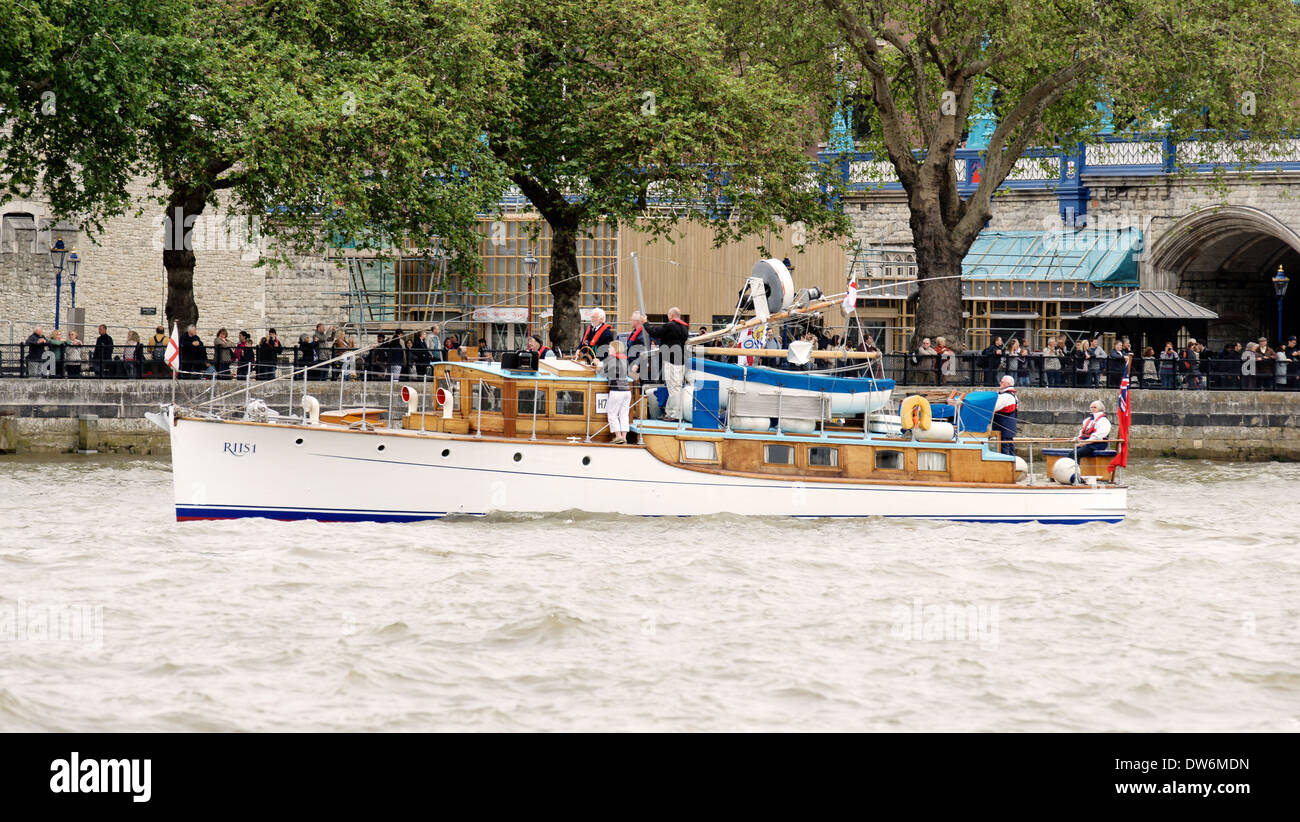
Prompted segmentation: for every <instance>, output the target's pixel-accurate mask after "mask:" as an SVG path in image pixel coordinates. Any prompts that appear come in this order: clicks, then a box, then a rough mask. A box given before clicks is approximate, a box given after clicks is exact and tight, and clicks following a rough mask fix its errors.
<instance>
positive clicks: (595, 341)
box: [578, 308, 614, 361]
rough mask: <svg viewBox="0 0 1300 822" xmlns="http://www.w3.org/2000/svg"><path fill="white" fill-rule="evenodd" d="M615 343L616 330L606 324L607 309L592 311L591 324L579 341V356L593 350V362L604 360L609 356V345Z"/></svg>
mask: <svg viewBox="0 0 1300 822" xmlns="http://www.w3.org/2000/svg"><path fill="white" fill-rule="evenodd" d="M613 341H614V329H613V328H611V327H610V325H609V323H607V322H605V309H603V308H593V309H591V324H590V325H588V326H587V327H586V328H585V329H584V330H583V332H582V339H580V340H579V341H578V355H579V356H580V357H581V356H583V355H584V353H585V352H586V350H587V349H591V354H590V359H591V360H592V361H601V360H604V359H605V358H606V357H608V356H609V344H610V343H611V342H613Z"/></svg>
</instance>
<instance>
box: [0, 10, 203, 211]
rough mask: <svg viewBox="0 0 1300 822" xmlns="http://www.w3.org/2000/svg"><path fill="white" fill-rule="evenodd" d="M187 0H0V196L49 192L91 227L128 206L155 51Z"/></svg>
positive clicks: (174, 32)
mask: <svg viewBox="0 0 1300 822" xmlns="http://www.w3.org/2000/svg"><path fill="white" fill-rule="evenodd" d="M186 7H187V4H186V2H185V0H115V2H110V3H105V2H101V1H100V0H0V127H3V129H4V131H5V139H4V140H3V141H0V196H4V197H13V196H18V197H31V196H40V197H43V198H45V199H47V200H48V201H49V203H50V207H51V209H52V210H53V211H54V212H55V213H56V214H58V215H60V216H66V217H73V218H75V219H77V220H78V221H79V222H82V223H84V224H85V225H86V227H87V228H89V229H91V230H92V231H93V230H96V229H99V228H101V227H102V221H103V220H104V218H106V217H108V216H112V215H114V214H120V213H122V212H124V211H125V210H126V209H127V208H129V206H130V205H131V201H130V197H129V195H128V193H127V186H128V184H129V183H130V182H131V181H132V179H133V178H134V177H135V176H136V175H137V174H138V173H140V171H141V170H142V160H143V157H144V138H145V135H146V134H147V133H148V132H149V129H150V128H151V126H152V123H153V111H152V108H153V105H154V102H155V100H156V99H157V98H158V95H159V94H160V93H161V90H162V89H163V88H164V87H165V85H166V84H167V82H168V76H167V69H166V66H165V65H163V64H162V63H161V62H159V61H157V60H155V56H156V55H157V54H159V53H160V52H162V51H166V50H168V49H169V48H171V47H172V44H173V43H174V41H175V40H176V39H177V38H178V37H179V28H178V26H177V20H178V19H179V18H180V17H183V15H184V13H185V9H186Z"/></svg>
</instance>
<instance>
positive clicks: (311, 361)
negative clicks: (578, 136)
mask: <svg viewBox="0 0 1300 822" xmlns="http://www.w3.org/2000/svg"><path fill="white" fill-rule="evenodd" d="M708 330H709V329H707V328H705V327H700V329H699V331H698V332H697V333H701V334H702V333H705V332H707V331H708ZM359 339H360V337H359V335H358V333H357V331H356V329H355V328H353V327H351V326H343V327H339V326H333V325H330V326H327V325H326V324H324V323H320V324H318V325H317V326H316V327H315V330H314V331H309V332H304V333H302V334H299V335H298V338H297V340H296V341H293V340H287V341H286V340H282V339H281V337H280V335H279V334H278V333H277V331H276V329H274V328H271V329H268V330H267V332H266V334H264V335H262V336H260V337H258V338H256V339H254V337H253V335H252V334H250V333H249V332H247V331H239V332H237V333H236V334H235V335H234V336H233V337H232V335H231V334H230V332H229V330H228V329H225V328H221V329H218V330H217V332H216V334H215V335H214V336H213V337H212V338H211V341H210V342H205V340H204V339H203V337H202V336H201V335H200V334H199V333H198V330H197V329H196V328H195V326H193V325H191V326H189V327H187V328H186V329H185V330H184V331H183V332H182V333H181V334H180V338H179V339H178V340H177V343H178V348H179V355H180V356H179V359H180V374H179V376H180V377H181V378H182V379H201V378H209V379H248V378H254V379H270V378H271V377H273V376H275V375H276V374H277V373H280V369H281V368H283V367H285V366H292V367H294V368H307V369H309V371H308V378H309V379H316V380H339V379H344V380H348V379H358V378H360V376H361V375H362V374H363V373H366V374H368V375H369V376H370V378H372V379H374V378H377V377H380V376H386V377H388V378H390V379H399V378H403V377H414V378H419V377H422V376H424V375H426V374H427V373H429V372H430V369H431V366H432V365H433V363H435V362H440V361H442V360H445V359H449V358H451V356H452V355H451V354H450V352H452V351H455V350H458V349H461V348H462V342H461V334H459V333H456V332H454V331H451V330H448V332H447V333H445V334H444V333H443V329H442V327H441V326H440V325H438V324H433V325H431V326H430V327H428V328H427V329H420V330H418V331H415V332H407V331H404V330H402V329H395V330H394V331H391V332H386V333H385V332H381V333H379V334H377V335H376V337H375V339H374V345H373V346H370V347H366V350H364V351H363V350H361V349H362V348H363V345H362V344H361V343H360V342H359ZM797 340H803V341H806V342H808V343H809V344H810V346H811V348H812V349H813V350H817V351H842V352H845V354H846V356H845V357H843V358H834V357H832V358H818V359H812V360H810V361H809V362H808V363H807V364H805V365H798V366H796V365H792V364H790V363H789V362H787V361H786V360H785V359H784V358H772V359H767V360H763V364H765V365H771V366H773V367H777V368H788V369H807V370H819V371H830V372H833V373H836V374H839V375H842V376H857V377H875V378H884V377H889V378H892V379H895V380H899V381H901V382H906V383H909V384H914V385H916V384H919V385H939V386H942V385H977V384H982V385H986V386H996V385H998V384H999V382H1000V381H1001V379H1002V377H1003V376H1010V377H1012V379H1013V380H1014V381H1015V383H1016V385H1019V386H1048V387H1075V388H1103V387H1105V388H1116V387H1118V385H1119V382H1120V380H1121V378H1122V377H1123V374H1124V362H1125V359H1126V358H1130V357H1131V358H1132V359H1131V372H1130V380H1131V385H1133V386H1134V387H1141V388H1160V389H1166V390H1176V389H1185V390H1203V389H1210V388H1213V389H1226V390H1247V391H1249V390H1281V389H1295V388H1300V364H1297V365H1295V366H1292V365H1291V363H1295V362H1298V361H1300V346H1298V344H1297V339H1296V337H1295V336H1292V337H1290V338H1289V339H1288V340H1287V341H1286V343H1285V344H1284V345H1280V346H1277V347H1274V346H1273V345H1272V344H1270V342H1269V341H1268V339H1267V338H1264V337H1260V338H1259V339H1258V340H1254V341H1249V342H1236V343H1230V344H1228V345H1225V346H1224V347H1223V348H1222V349H1221V350H1217V351H1211V350H1209V349H1208V348H1207V347H1206V346H1205V345H1203V344H1202V343H1200V342H1198V341H1197V340H1195V339H1189V340H1187V342H1186V343H1185V344H1183V345H1181V346H1179V345H1176V344H1175V343H1174V342H1172V341H1167V342H1165V343H1164V345H1163V346H1161V347H1160V349H1159V350H1157V349H1155V348H1153V347H1151V346H1147V347H1145V348H1143V349H1142V350H1141V351H1138V350H1136V349H1135V348H1134V347H1133V346H1132V344H1131V342H1130V340H1129V338H1127V337H1121V338H1119V339H1118V340H1116V341H1115V342H1114V344H1113V345H1112V346H1111V347H1110V348H1109V349H1108V348H1107V347H1106V346H1105V345H1104V344H1103V341H1102V338H1101V337H1100V336H1092V337H1087V336H1085V337H1080V338H1077V339H1075V340H1073V341H1071V340H1070V339H1069V338H1068V337H1067V336H1066V335H1065V334H1060V335H1057V336H1054V337H1052V338H1050V339H1049V340H1048V342H1047V343H1046V344H1045V345H1044V346H1043V347H1042V349H1041V350H1037V351H1034V350H1031V349H1030V347H1029V346H1028V344H1027V343H1026V342H1025V341H1023V340H1021V339H1018V338H1014V337H1013V338H1011V339H1009V340H1006V341H1004V339H1003V338H1002V337H1001V336H995V337H994V338H993V340H992V342H990V343H989V345H987V346H986V347H984V348H983V349H971V350H967V351H964V352H961V353H960V354H959V353H958V352H957V351H956V350H955V349H953V348H952V347H950V346H949V344H948V341H947V340H946V339H944V338H943V337H936V338H933V339H931V338H929V337H925V338H923V339H922V340H921V341H920V343H919V345H918V346H917V347H916V349H915V350H914V351H911V352H883V351H882V350H881V348H880V347H879V346H878V344H877V342H876V340H875V339H874V338H873V337H872V335H871V334H869V333H866V334H863V336H862V338H861V339H860V340H858V339H855V340H854V341H851V342H850V341H847V340H846V339H844V338H841V337H840V336H839V335H837V334H831V335H826V334H824V333H823V332H822V330H821V329H820V328H816V327H811V326H807V325H799V324H793V323H792V324H789V325H787V326H785V327H784V328H781V329H771V330H769V331H768V332H767V334H766V336H765V337H763V338H762V340H761V345H762V347H767V348H788V347H789V345H790V343H791V342H794V341H797ZM168 342H169V340H168V334H167V331H166V329H165V327H164V326H161V325H159V326H157V327H156V328H155V329H154V333H153V334H152V335H151V336H150V337H149V338H148V339H147V340H141V338H140V335H139V333H137V332H136V331H133V330H129V331H126V332H125V335H124V339H122V341H121V342H119V341H118V340H115V339H114V338H113V335H112V334H111V333H110V332H109V329H108V327H107V326H104V325H101V326H99V328H98V333H97V335H96V337H95V339H94V341H93V342H91V341H89V340H85V341H83V340H82V339H80V338H79V336H78V334H77V332H76V331H72V330H69V331H67V332H65V331H63V330H62V329H56V330H54V331H53V332H50V333H46V330H45V329H44V327H41V326H38V327H36V328H34V329H33V330H32V333H31V335H30V336H28V337H27V338H26V340H25V341H24V343H23V344H22V345H19V346H10V347H9V350H8V351H7V352H3V353H7V354H9V355H10V356H12V355H13V354H14V353H16V354H17V355H18V356H17V359H18V360H20V362H11V363H10V366H11V368H10V371H9V373H13V372H14V371H16V370H21V373H23V374H24V375H26V376H31V377H39V376H48V377H70V378H75V377H87V376H94V377H127V378H139V377H151V376H153V377H169V376H171V370H170V368H169V367H168V365H167V363H166V356H167V346H168ZM475 343H477V345H476V346H475ZM721 343H722V344H731V345H734V344H736V343H735V342H728V341H726V340H723V341H721ZM464 345H465V346H466V347H470V346H475V347H476V350H475V351H474V354H475V356H477V357H480V358H483V357H486V358H492V357H493V356H494V354H500V353H501V352H493V351H490V350H489V348H488V344H487V341H486V340H485V339H482V338H478V339H477V340H475V339H474V338H472V337H470V338H468V339H466V340H465V343H464ZM14 349H17V351H16V352H15V351H14ZM2 351H3V349H2V348H0V352H2ZM850 351H870V352H880V353H881V354H882V356H881V357H880V358H879V359H874V360H862V359H850V358H849V357H848V356H847V352H850ZM457 358H459V357H458V356H457ZM755 361H756V362H757V359H756V360H755ZM2 364H3V359H2V358H0V365H2ZM13 366H21V368H20V369H15V368H14V367H13Z"/></svg>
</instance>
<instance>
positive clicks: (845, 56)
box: [715, 0, 1300, 339]
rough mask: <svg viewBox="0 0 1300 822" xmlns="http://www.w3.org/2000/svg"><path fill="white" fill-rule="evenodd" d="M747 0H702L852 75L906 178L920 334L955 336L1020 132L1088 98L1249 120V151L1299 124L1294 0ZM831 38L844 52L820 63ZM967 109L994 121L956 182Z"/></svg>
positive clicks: (1080, 131)
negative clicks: (973, 249)
mask: <svg viewBox="0 0 1300 822" xmlns="http://www.w3.org/2000/svg"><path fill="white" fill-rule="evenodd" d="M757 2H758V6H757V7H756V6H755V4H754V3H753V2H749V0H746V2H744V3H740V2H739V0H715V3H716V5H719V6H721V7H723V8H724V9H728V10H730V13H731V15H732V17H733V19H735V20H738V21H739V22H738V23H737V26H736V32H735V33H737V34H740V35H741V36H744V37H747V38H749V42H751V43H762V44H763V47H762V48H761V49H755V50H753V51H752V52H751V56H754V57H756V58H757V59H761V60H764V61H766V62H769V63H771V64H772V65H774V66H776V67H778V68H779V70H781V71H782V72H784V73H786V74H787V75H788V76H790V77H794V78H798V79H799V80H800V81H801V82H803V83H804V84H805V85H807V86H809V87H817V86H818V85H820V86H821V87H823V88H831V87H840V88H842V87H843V86H844V85H845V84H846V83H848V84H851V85H853V86H854V87H856V88H857V89H858V90H860V92H861V94H862V97H863V98H864V99H866V100H869V102H870V106H869V108H868V120H869V128H868V129H867V134H866V135H864V137H865V139H862V140H860V142H859V146H858V148H859V149H860V150H866V151H872V152H875V153H876V154H877V156H880V157H887V158H888V159H889V161H890V162H891V163H892V164H893V166H894V167H895V168H896V169H897V172H898V178H899V180H900V182H901V183H902V185H903V188H904V190H905V191H906V193H907V197H908V208H909V210H910V213H911V220H910V224H911V230H912V235H913V242H914V245H915V248H916V253H917V262H918V266H919V277H920V278H921V284H920V285H921V288H920V295H919V302H918V309H917V333H918V335H925V336H936V335H941V334H942V335H947V336H948V337H949V338H950V339H954V338H955V339H960V335H959V334H957V333H955V332H959V331H960V327H961V320H960V317H961V295H960V288H959V280H958V275H959V274H960V265H961V259H962V257H963V256H964V255H965V253H966V251H967V250H968V249H969V248H970V245H971V243H972V242H974V240H975V238H976V236H977V235H978V234H979V232H980V230H981V229H982V228H983V226H984V225H985V224H986V223H987V221H988V219H989V217H990V216H991V214H992V210H991V209H992V205H991V203H992V197H993V195H994V193H995V192H996V191H997V189H998V188H999V187H1000V186H1001V185H1002V183H1003V182H1004V181H1005V179H1006V178H1007V176H1008V174H1010V173H1011V170H1012V168H1013V167H1014V165H1015V163H1016V162H1017V160H1019V159H1020V158H1021V157H1022V156H1023V154H1024V151H1025V149H1026V148H1028V147H1031V146H1037V145H1059V146H1071V145H1074V144H1075V143H1077V142H1080V141H1082V140H1085V139H1087V138H1088V137H1089V136H1091V135H1095V134H1096V133H1097V131H1098V130H1099V129H1100V127H1101V125H1102V117H1101V114H1100V112H1099V109H1098V105H1097V104H1098V103H1099V102H1100V103H1105V104H1107V105H1108V106H1109V107H1110V110H1111V111H1112V112H1113V117H1114V120H1115V122H1116V123H1117V125H1119V126H1121V127H1128V128H1132V129H1134V130H1144V129H1155V130H1158V131H1161V132H1163V133H1165V134H1168V135H1169V136H1172V137H1175V138H1178V137H1185V136H1189V135H1191V134H1193V133H1195V132H1198V131H1202V130H1204V129H1207V128H1209V129H1214V130H1216V131H1217V132H1218V133H1219V134H1221V135H1225V136H1232V137H1236V136H1238V135H1239V133H1240V132H1242V131H1248V132H1250V134H1251V135H1253V136H1254V137H1256V138H1257V139H1258V142H1254V143H1252V142H1246V141H1241V142H1237V143H1235V144H1233V147H1232V150H1233V151H1235V152H1236V153H1237V155H1238V158H1239V159H1242V160H1247V161H1248V160H1250V159H1252V156H1253V155H1255V154H1257V153H1259V152H1261V151H1263V150H1266V149H1267V147H1268V144H1269V143H1271V142H1275V141H1277V140H1278V139H1279V138H1280V137H1282V136H1283V134H1284V133H1286V132H1288V131H1292V130H1294V129H1295V128H1296V127H1297V125H1300V123H1298V122H1297V102H1298V101H1300V73H1298V72H1297V71H1296V67H1297V66H1300V39H1298V38H1297V35H1300V13H1298V12H1297V9H1296V7H1295V6H1294V5H1293V4H1292V3H1291V2H1290V0H1178V2H1174V0H1057V1H1055V2H1051V3H1039V4H1033V3H1031V4H1024V3H1012V2H1008V0H795V3H796V6H797V11H795V10H792V8H791V7H790V6H789V4H785V3H776V2H775V0H757ZM769 5H770V6H774V7H778V8H779V9H780V10H779V11H777V12H775V13H776V14H779V15H781V16H780V17H779V18H777V22H776V23H775V24H772V23H770V22H769V19H768V14H767V13H768V12H769V11H772V9H771V8H769V7H768V6H769ZM746 12H747V13H748V17H745V16H743V15H744V14H745V13H746ZM831 32H833V35H832V34H831ZM742 45H743V44H742ZM828 45H832V50H835V51H836V53H837V54H838V56H839V57H840V58H842V59H841V60H840V61H838V63H837V64H835V65H833V66H828V65H826V63H825V60H824V55H825V53H826V51H827V46H828ZM821 99H822V102H823V106H822V109H823V111H824V102H825V96H824V95H823V96H822V98H821ZM977 113H982V114H990V115H992V116H993V117H994V118H995V119H996V122H997V127H996V130H995V131H994V132H993V134H992V137H991V139H990V142H989V146H988V151H987V152H986V154H985V157H984V160H983V164H984V170H983V173H982V176H981V180H980V182H979V184H978V186H977V187H976V189H975V191H974V192H973V193H971V194H969V195H965V196H963V194H962V193H961V192H960V191H959V190H958V181H957V178H956V171H955V166H954V163H953V157H954V155H955V151H956V149H957V148H958V147H960V145H961V143H962V140H963V133H964V130H965V127H966V124H967V122H968V118H969V117H970V115H972V114H977Z"/></svg>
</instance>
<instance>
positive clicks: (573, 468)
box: [170, 419, 1126, 523]
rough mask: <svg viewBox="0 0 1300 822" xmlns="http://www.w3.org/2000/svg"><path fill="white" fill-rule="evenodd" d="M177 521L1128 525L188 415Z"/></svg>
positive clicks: (1069, 499)
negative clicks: (590, 518)
mask: <svg viewBox="0 0 1300 822" xmlns="http://www.w3.org/2000/svg"><path fill="white" fill-rule="evenodd" d="M170 431H171V440H172V461H173V473H174V482H175V492H176V515H177V519H180V520H185V519H227V518H235V517H267V518H271V519H318V520H330V521H397V522H404V521H414V520H424V519H436V518H438V517H443V516H447V515H449V514H463V515H482V514H488V513H492V512H520V513H534V512H536V513H548V512H558V511H567V510H575V509H577V510H583V511H589V512H594V513H609V514H627V515H636V516H695V515H707V514H722V513H730V514H744V515H753V514H756V513H758V514H763V515H770V516H791V517H873V516H878V517H914V518H922V519H949V520H971V521H997V522H1025V521H1034V520H1037V521H1042V522H1062V523H1065V522H1069V523H1074V522H1089V521H1109V522H1118V521H1120V520H1122V519H1123V517H1124V510H1125V504H1126V501H1125V494H1126V491H1125V489H1123V488H1117V487H1097V488H1057V487H1051V486H1048V487H1043V486H1038V487H1033V488H1031V487H1025V486H1020V487H1006V486H1003V487H989V488H979V487H939V486H934V485H930V486H926V485H890V484H869V483H853V482H843V483H823V482H807V483H805V482H798V481H795V482H791V481H789V480H785V479H778V478H772V479H767V478H753V477H736V476H726V475H721V474H712V473H706V472H701V471H695V470H690V469H686V468H680V467H677V466H673V465H668V464H665V463H663V462H660V461H659V460H658V459H656V458H655V457H654V456H653V455H652V454H650V453H649V452H648V451H646V450H644V449H642V448H636V447H627V446H624V447H618V446H609V445H601V444H588V443H570V442H553V441H552V442H532V441H528V440H513V441H511V440H499V439H497V440H494V439H489V438H483V439H477V438H475V437H472V436H470V437H466V436H457V435H444V434H415V433H404V432H400V431H372V432H357V431H348V430H343V429H338V428H331V427H322V426H290V425H267V424H256V423H244V422H219V421H210V420H193V419H178V420H177V421H176V422H175V424H174V425H172V426H171V427H170Z"/></svg>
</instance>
